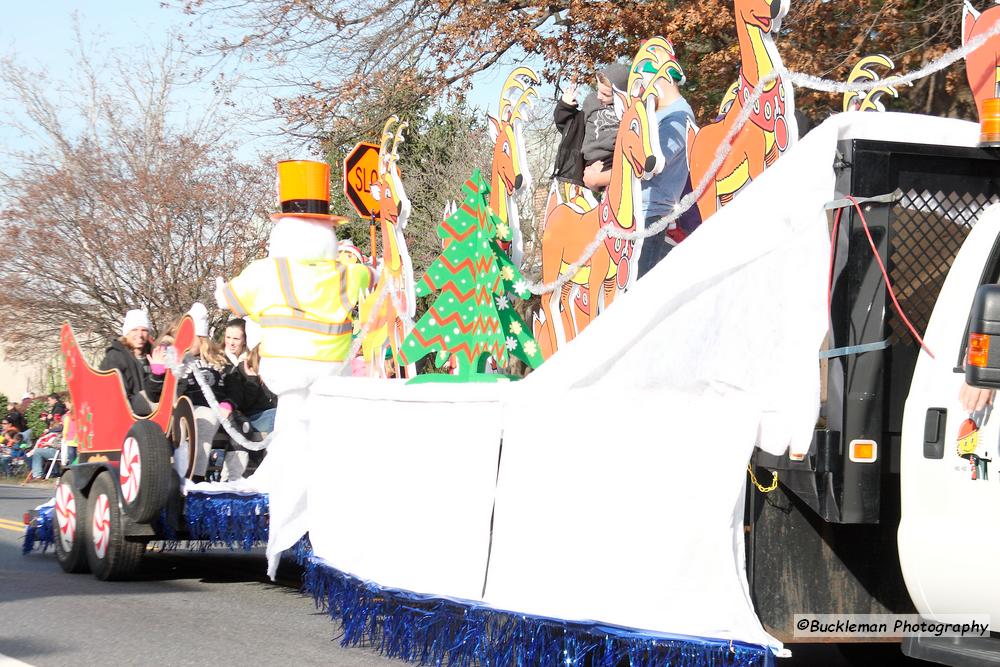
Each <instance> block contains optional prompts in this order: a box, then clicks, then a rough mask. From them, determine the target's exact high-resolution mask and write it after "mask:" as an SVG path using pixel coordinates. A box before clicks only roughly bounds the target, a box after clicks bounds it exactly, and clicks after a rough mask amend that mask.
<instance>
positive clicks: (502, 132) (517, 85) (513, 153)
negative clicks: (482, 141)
mask: <svg viewBox="0 0 1000 667" xmlns="http://www.w3.org/2000/svg"><path fill="white" fill-rule="evenodd" d="M538 83H539V78H538V74H536V73H535V71H534V70H533V69H531V68H530V67H518V68H517V69H515V70H514V71H513V72H511V73H510V74H509V75H508V76H507V80H506V81H505V82H504V84H503V88H502V89H501V90H500V107H499V113H498V114H497V115H496V116H494V115H493V114H488V119H489V128H490V139H491V140H492V141H493V165H492V167H491V169H490V208H491V209H493V212H494V213H495V214H496V215H497V217H499V218H500V220H501V222H502V223H503V224H505V225H507V226H508V227H510V231H511V240H510V242H509V243H501V244H500V246H501V247H502V248H503V249H504V251H506V252H507V254H509V255H510V258H511V260H512V261H513V262H514V264H516V265H518V266H520V265H521V260H522V259H523V258H524V240H523V238H522V236H521V223H520V219H519V217H518V210H517V200H516V199H515V196H516V194H517V193H518V192H520V191H522V190H530V188H531V185H530V183H531V174H530V173H529V171H528V161H527V158H526V157H525V152H524V121H525V120H526V118H527V115H528V113H529V112H530V110H531V105H532V104H533V103H534V100H535V98H537V97H538V93H537V92H536V91H535V88H534V86H536V85H538Z"/></svg>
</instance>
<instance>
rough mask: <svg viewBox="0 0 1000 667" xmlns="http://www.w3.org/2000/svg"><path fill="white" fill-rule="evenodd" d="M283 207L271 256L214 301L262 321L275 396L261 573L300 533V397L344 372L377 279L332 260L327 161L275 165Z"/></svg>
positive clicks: (303, 454)
mask: <svg viewBox="0 0 1000 667" xmlns="http://www.w3.org/2000/svg"><path fill="white" fill-rule="evenodd" d="M278 194H279V198H280V200H281V213H276V214H275V215H272V216H271V218H272V220H274V221H275V225H274V229H273V230H272V231H271V236H270V239H269V242H268V257H267V258H266V259H260V260H257V261H255V262H253V263H251V264H250V266H248V267H247V268H246V269H245V270H244V271H243V272H242V273H241V274H240V275H238V276H237V277H236V278H233V279H232V280H231V281H230V282H228V283H223V282H222V280H221V279H219V280H218V281H217V284H216V293H215V298H216V301H217V302H218V304H219V306H220V307H221V308H228V309H229V310H231V311H232V312H233V313H234V314H236V315H238V316H240V317H250V318H252V319H253V320H256V321H257V323H258V324H259V325H260V376H261V378H262V379H263V380H264V383H265V384H266V385H267V386H268V388H269V389H270V390H271V391H273V392H274V393H275V394H277V396H278V412H277V415H276V418H275V427H274V434H275V435H274V440H273V441H272V442H271V444H270V446H269V447H268V453H267V456H266V457H265V459H264V461H263V462H262V463H261V465H260V467H259V468H258V469H257V471H256V472H255V473H254V474H253V475H252V476H250V477H249V478H247V479H246V484H245V485H244V486H246V487H247V488H248V489H252V490H255V491H262V492H266V493H268V494H269V502H270V507H269V513H270V527H269V534H270V538H269V540H268V545H267V556H268V574H270V575H271V576H272V578H273V576H274V574H275V571H276V570H277V565H278V557H279V556H280V554H281V552H282V551H284V550H285V549H288V548H290V547H291V546H292V545H294V544H295V542H296V541H298V539H299V538H300V537H301V536H302V535H304V534H305V533H306V531H307V530H308V525H307V523H306V507H307V504H306V503H307V495H306V484H305V481H304V480H303V479H302V475H301V473H302V471H303V470H304V469H305V467H306V465H305V464H306V461H307V460H308V428H309V421H308V419H309V415H308V413H307V412H306V409H305V406H306V399H307V398H308V396H309V389H310V387H311V386H312V385H313V384H314V383H315V382H316V381H318V380H320V379H322V378H324V377H327V376H330V375H336V374H339V373H341V372H343V370H344V367H345V365H346V364H345V362H346V361H347V354H348V352H349V351H350V348H351V332H352V329H353V324H352V321H351V311H352V310H353V308H354V306H355V305H357V301H358V295H359V294H360V293H362V292H363V291H367V290H368V289H369V288H370V286H371V285H372V284H374V282H375V275H374V274H375V272H374V271H373V270H372V269H371V267H368V266H365V265H363V264H344V263H341V262H338V261H337V260H336V258H337V236H336V234H335V233H334V230H333V228H334V226H335V225H337V224H341V223H344V222H346V221H347V219H346V218H343V217H341V216H336V215H331V214H330V210H329V209H330V165H328V164H326V163H324V162H312V161H307V160H287V161H284V162H279V163H278Z"/></svg>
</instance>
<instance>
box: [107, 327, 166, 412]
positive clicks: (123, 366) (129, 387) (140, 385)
mask: <svg viewBox="0 0 1000 667" xmlns="http://www.w3.org/2000/svg"><path fill="white" fill-rule="evenodd" d="M98 368H100V369H101V370H102V371H110V370H116V371H118V372H119V373H121V376H122V381H123V382H124V383H125V395H126V396H128V398H129V399H130V400H131V398H132V397H133V396H135V395H136V394H138V393H139V392H141V391H142V390H143V389H146V388H147V379H148V378H149V377H150V371H149V364H148V362H146V360H145V359H138V358H136V357H135V355H133V354H132V350H130V349H128V348H127V347H125V345H123V344H122V342H121V341H120V340H115V341H112V342H111V345H109V346H108V348H107V349H106V350H105V351H104V358H103V359H101V364H100V366H99V367H98ZM158 398H159V394H158V393H157V395H156V397H153V396H150V400H153V401H155V400H157V399H158Z"/></svg>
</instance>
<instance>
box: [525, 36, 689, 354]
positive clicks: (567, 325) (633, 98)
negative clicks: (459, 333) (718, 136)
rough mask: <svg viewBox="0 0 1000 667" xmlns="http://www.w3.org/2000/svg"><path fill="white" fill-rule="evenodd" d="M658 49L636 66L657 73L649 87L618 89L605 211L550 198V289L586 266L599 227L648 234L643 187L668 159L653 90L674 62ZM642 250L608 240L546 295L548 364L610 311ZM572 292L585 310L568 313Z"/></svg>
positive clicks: (652, 43) (643, 52)
mask: <svg viewBox="0 0 1000 667" xmlns="http://www.w3.org/2000/svg"><path fill="white" fill-rule="evenodd" d="M659 42H665V40H663V39H662V38H659V37H654V38H653V39H650V40H647V41H646V42H645V43H644V44H643V46H642V48H641V49H640V50H639V53H638V54H637V55H636V57H635V59H634V60H633V69H635V70H639V69H641V68H642V65H643V64H645V63H647V62H648V63H652V65H653V67H654V68H655V74H653V76H652V78H651V79H649V80H648V81H647V82H646V84H645V87H644V88H643V87H641V86H640V87H637V89H635V90H632V91H631V92H628V93H626V92H623V91H620V90H617V89H616V90H614V98H615V111H616V113H617V114H618V115H619V117H620V118H621V121H620V124H619V126H618V128H619V129H618V135H617V137H616V139H615V148H614V155H613V157H612V163H611V182H610V183H609V184H608V187H607V189H606V190H605V191H604V198H603V199H602V200H601V202H600V204H598V206H597V208H595V209H592V210H589V211H583V210H581V209H580V208H579V207H577V206H574V205H573V204H572V203H571V202H564V203H558V195H557V193H556V192H555V191H552V192H551V193H550V195H549V202H548V206H547V209H548V210H547V211H546V215H545V219H546V225H545V231H544V232H543V234H542V279H543V281H544V282H545V283H546V284H548V283H551V282H553V281H554V280H556V278H557V277H558V276H559V275H560V274H561V273H564V272H565V271H567V270H568V267H569V266H570V265H571V264H574V263H576V262H577V261H580V260H581V259H583V254H584V251H585V250H586V248H587V246H588V245H590V244H591V243H592V242H593V241H594V239H595V238H596V237H597V234H598V232H599V231H600V229H601V228H602V227H605V226H607V227H611V228H615V229H619V230H628V231H632V230H642V229H643V227H644V219H643V217H642V210H641V209H642V194H641V192H640V189H639V181H640V179H643V178H649V177H651V176H653V175H654V174H657V173H659V172H660V170H661V169H663V160H664V158H663V153H662V152H661V151H660V136H659V132H658V130H657V126H656V88H655V86H654V85H653V84H654V83H655V82H656V80H657V79H659V78H661V77H666V76H669V74H668V72H667V70H668V68H669V66H670V62H672V61H670V62H667V61H666V59H665V58H664V57H663V52H662V50H661V49H658V48H656V47H657V46H658V45H659ZM640 245H641V243H638V242H634V241H625V240H622V239H613V238H608V239H605V240H604V242H603V243H601V244H600V245H599V246H598V248H597V251H596V252H595V253H594V254H593V255H592V256H591V257H590V259H589V260H585V261H586V263H585V264H584V266H583V267H581V268H580V269H579V270H578V271H577V272H576V275H574V276H573V277H572V279H571V280H570V282H567V283H566V284H565V285H564V286H563V288H562V289H561V290H555V291H554V292H552V293H551V294H549V295H543V296H542V315H540V316H539V318H538V320H537V321H536V323H537V325H538V326H537V329H536V330H537V331H538V336H537V337H538V342H539V345H540V348H541V350H542V354H543V355H544V356H546V358H547V357H548V356H551V354H552V353H553V352H555V350H556V349H558V347H559V346H560V345H562V344H564V343H566V342H568V341H570V340H572V339H573V337H575V336H576V334H577V333H579V332H580V331H582V330H583V329H584V328H585V327H586V326H587V325H588V324H590V322H592V321H593V319H594V318H595V317H596V316H597V314H598V312H599V310H601V309H602V306H603V307H604V308H606V307H607V306H609V305H610V304H611V302H612V301H613V300H614V297H615V294H616V292H617V290H618V289H623V288H625V287H627V286H628V285H629V284H630V281H631V280H632V279H634V276H635V266H634V264H635V261H636V259H637V258H638V255H639V248H640ZM574 286H578V288H579V289H581V290H582V295H581V300H580V301H581V302H582V305H583V306H585V309H584V308H578V309H574V308H571V306H570V303H569V302H570V299H571V297H572V292H573V290H574ZM602 297H603V301H602ZM574 315H575V316H574Z"/></svg>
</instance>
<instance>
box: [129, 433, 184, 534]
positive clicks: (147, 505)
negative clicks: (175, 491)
mask: <svg viewBox="0 0 1000 667" xmlns="http://www.w3.org/2000/svg"><path fill="white" fill-rule="evenodd" d="M172 474H173V471H172V469H171V466H170V443H168V442H167V438H166V436H164V435H163V431H161V430H160V427H159V426H157V425H156V424H154V423H153V422H149V421H137V422H136V423H134V424H132V428H130V429H129V430H128V435H126V436H125V442H124V443H122V457H121V463H120V466H119V468H118V481H119V484H120V486H121V490H122V505H123V506H124V508H125V513H126V514H128V515H129V518H131V519H132V520H134V521H137V522H139V523H145V522H147V521H149V520H151V519H152V518H153V517H155V516H156V515H157V514H158V513H159V511H160V510H161V509H163V506H164V505H165V504H166V502H167V494H168V493H169V492H170V476H171V475H172Z"/></svg>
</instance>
